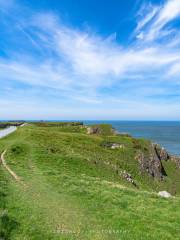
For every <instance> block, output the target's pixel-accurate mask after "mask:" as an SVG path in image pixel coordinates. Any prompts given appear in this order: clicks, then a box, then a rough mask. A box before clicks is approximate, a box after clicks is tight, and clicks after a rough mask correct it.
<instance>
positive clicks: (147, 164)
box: [136, 143, 166, 179]
mask: <svg viewBox="0 0 180 240" xmlns="http://www.w3.org/2000/svg"><path fill="white" fill-rule="evenodd" d="M163 156H164V155H163ZM136 159H137V160H138V162H139V164H140V168H141V171H142V172H145V171H146V172H147V173H148V174H149V175H150V176H152V177H154V178H157V179H163V176H166V172H165V170H164V168H163V165H162V163H161V158H160V152H159V154H158V153H157V150H156V145H154V144H153V143H151V144H150V146H149V149H148V152H147V154H145V153H143V152H142V151H139V152H138V154H137V155H136Z"/></svg>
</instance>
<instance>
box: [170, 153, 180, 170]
mask: <svg viewBox="0 0 180 240" xmlns="http://www.w3.org/2000/svg"><path fill="white" fill-rule="evenodd" d="M170 160H171V161H172V162H174V163H175V164H176V167H177V168H178V169H180V157H176V156H171V157H170Z"/></svg>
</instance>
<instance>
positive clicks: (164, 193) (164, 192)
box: [158, 191, 172, 198]
mask: <svg viewBox="0 0 180 240" xmlns="http://www.w3.org/2000/svg"><path fill="white" fill-rule="evenodd" d="M158 195H159V196H160V197H164V198H170V197H172V195H171V194H170V193H168V192H166V191H161V192H158Z"/></svg>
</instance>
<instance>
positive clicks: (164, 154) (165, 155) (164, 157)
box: [153, 143, 170, 161]
mask: <svg viewBox="0 0 180 240" xmlns="http://www.w3.org/2000/svg"><path fill="white" fill-rule="evenodd" d="M153 146H154V149H155V151H156V153H157V155H158V157H159V159H160V160H161V161H162V160H164V161H167V160H169V159H170V155H169V153H168V152H167V151H166V149H165V148H163V147H161V146H160V145H159V144H155V143H153Z"/></svg>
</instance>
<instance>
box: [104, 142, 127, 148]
mask: <svg viewBox="0 0 180 240" xmlns="http://www.w3.org/2000/svg"><path fill="white" fill-rule="evenodd" d="M101 146H102V147H107V148H111V149H118V148H125V146H124V144H120V143H113V142H103V143H102V144H101Z"/></svg>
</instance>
